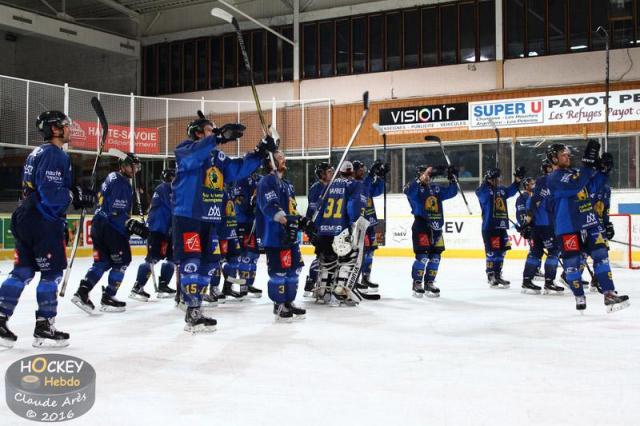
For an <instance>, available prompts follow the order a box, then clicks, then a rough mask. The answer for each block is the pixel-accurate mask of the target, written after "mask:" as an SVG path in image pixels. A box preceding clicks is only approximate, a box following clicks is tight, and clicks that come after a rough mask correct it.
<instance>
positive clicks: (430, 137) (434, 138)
mask: <svg viewBox="0 0 640 426" xmlns="http://www.w3.org/2000/svg"><path fill="white" fill-rule="evenodd" d="M424 140H425V141H427V142H438V143H440V142H442V139H440V138H439V137H438V136H434V135H427V136H425V137H424Z"/></svg>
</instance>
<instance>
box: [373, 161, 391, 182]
mask: <svg viewBox="0 0 640 426" xmlns="http://www.w3.org/2000/svg"><path fill="white" fill-rule="evenodd" d="M389 170H390V169H389V164H388V163H382V164H380V167H379V168H378V173H376V174H377V175H378V177H379V178H380V179H384V178H385V177H386V176H387V174H388V173H389Z"/></svg>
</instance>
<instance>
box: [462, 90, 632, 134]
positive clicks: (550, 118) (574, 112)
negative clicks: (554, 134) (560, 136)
mask: <svg viewBox="0 0 640 426" xmlns="http://www.w3.org/2000/svg"><path fill="white" fill-rule="evenodd" d="M605 102H606V95H605V93H604V92H595V93H576V94H568V95H557V96H543V97H538V98H522V99H505V100H502V101H491V102H471V103H469V117H470V119H469V128H471V129H487V128H492V127H493V126H494V125H495V126H497V127H527V126H558V125H570V124H588V123H604V121H605V117H606V114H605ZM636 120H640V90H621V91H616V92H611V93H610V94H609V122H611V123H614V122H616V121H636Z"/></svg>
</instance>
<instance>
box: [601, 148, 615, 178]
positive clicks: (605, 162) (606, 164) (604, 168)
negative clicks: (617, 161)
mask: <svg viewBox="0 0 640 426" xmlns="http://www.w3.org/2000/svg"><path fill="white" fill-rule="evenodd" d="M613 166H614V164H613V155H611V153H610V152H605V153H604V154H602V158H600V163H599V164H598V169H600V171H601V172H602V173H605V174H609V173H611V170H613Z"/></svg>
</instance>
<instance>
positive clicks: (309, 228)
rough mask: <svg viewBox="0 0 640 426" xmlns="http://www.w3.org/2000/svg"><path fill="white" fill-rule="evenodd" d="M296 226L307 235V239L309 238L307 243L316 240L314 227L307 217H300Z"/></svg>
mask: <svg viewBox="0 0 640 426" xmlns="http://www.w3.org/2000/svg"><path fill="white" fill-rule="evenodd" d="M298 226H299V227H300V229H302V230H303V231H304V233H305V234H307V237H309V241H314V240H315V239H316V238H317V236H318V235H317V230H316V225H315V224H314V223H313V221H312V220H311V219H309V218H308V217H306V216H300V219H299V220H298Z"/></svg>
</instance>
